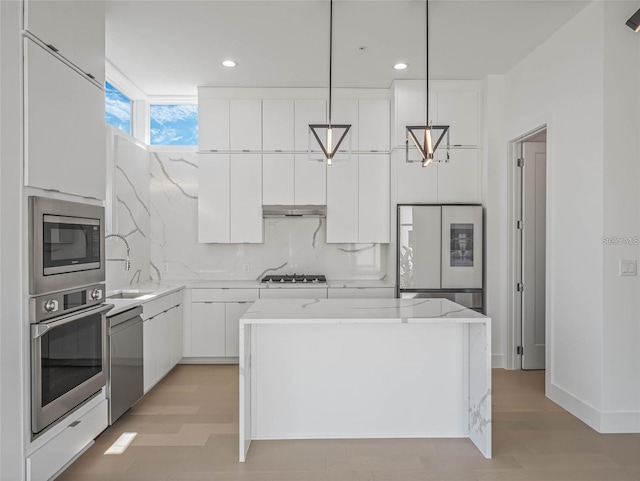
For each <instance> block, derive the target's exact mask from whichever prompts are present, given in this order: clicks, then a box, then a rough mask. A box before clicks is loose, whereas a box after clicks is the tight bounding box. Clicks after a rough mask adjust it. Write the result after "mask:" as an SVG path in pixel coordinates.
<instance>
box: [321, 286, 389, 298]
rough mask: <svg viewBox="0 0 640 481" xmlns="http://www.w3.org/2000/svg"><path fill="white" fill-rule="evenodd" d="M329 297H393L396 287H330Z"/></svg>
mask: <svg viewBox="0 0 640 481" xmlns="http://www.w3.org/2000/svg"><path fill="white" fill-rule="evenodd" d="M328 297H329V299H393V298H395V297H396V289H395V287H330V288H329V291H328Z"/></svg>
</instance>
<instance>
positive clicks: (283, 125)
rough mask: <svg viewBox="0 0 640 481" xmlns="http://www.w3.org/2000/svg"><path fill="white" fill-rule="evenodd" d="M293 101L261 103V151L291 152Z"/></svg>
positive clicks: (278, 100) (274, 100)
mask: <svg viewBox="0 0 640 481" xmlns="http://www.w3.org/2000/svg"><path fill="white" fill-rule="evenodd" d="M294 125H295V124H294V107H293V100H280V99H273V100H263V101H262V149H263V150H264V151H266V152H271V151H273V152H283V151H293V148H294V141H293V137H294V130H295V127H294Z"/></svg>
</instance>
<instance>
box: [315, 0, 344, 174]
mask: <svg viewBox="0 0 640 481" xmlns="http://www.w3.org/2000/svg"><path fill="white" fill-rule="evenodd" d="M332 64H333V0H330V1H329V123H327V124H309V131H310V132H311V133H312V134H313V136H314V137H315V139H316V141H317V142H318V144H319V145H320V149H321V150H322V153H323V154H324V157H325V159H326V160H327V165H331V163H332V161H333V157H334V156H335V154H336V153H337V152H338V149H339V148H340V145H341V144H342V141H343V140H344V139H345V137H346V136H347V133H348V132H349V129H351V125H347V124H333V123H332V122H331V80H332V79H331V77H332V73H333V72H332V66H333V65H332ZM323 139H324V143H323Z"/></svg>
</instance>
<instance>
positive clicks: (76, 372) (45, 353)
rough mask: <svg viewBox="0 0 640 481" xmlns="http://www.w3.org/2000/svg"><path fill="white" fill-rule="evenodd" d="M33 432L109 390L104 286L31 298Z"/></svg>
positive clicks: (35, 432) (108, 306)
mask: <svg viewBox="0 0 640 481" xmlns="http://www.w3.org/2000/svg"><path fill="white" fill-rule="evenodd" d="M30 302H31V316H32V317H31V319H32V324H31V397H32V422H31V426H32V431H33V433H34V434H37V433H39V432H41V431H43V430H44V429H46V428H47V427H48V426H49V425H51V424H52V423H54V422H55V421H56V420H57V419H59V418H61V417H63V416H65V415H66V414H68V413H69V412H71V411H72V410H74V409H75V408H76V407H77V406H79V405H80V404H82V403H84V402H85V401H86V400H88V399H89V398H91V397H92V396H93V395H95V394H96V393H98V392H100V390H102V388H103V387H104V386H105V385H106V379H107V372H106V370H107V366H108V364H107V363H108V361H107V360H108V356H107V343H106V336H107V329H106V327H107V321H106V313H107V311H109V309H111V308H112V307H113V306H112V305H110V304H104V303H103V302H104V285H103V284H98V285H94V286H90V287H88V288H82V289H75V290H68V291H63V292H59V293H55V294H49V295H45V296H39V297H34V298H32V299H31V301H30Z"/></svg>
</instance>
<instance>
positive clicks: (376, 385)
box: [239, 299, 491, 462]
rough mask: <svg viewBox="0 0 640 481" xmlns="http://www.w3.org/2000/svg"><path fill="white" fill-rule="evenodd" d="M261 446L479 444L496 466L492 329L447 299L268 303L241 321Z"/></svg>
mask: <svg viewBox="0 0 640 481" xmlns="http://www.w3.org/2000/svg"><path fill="white" fill-rule="evenodd" d="M239 384H240V446H239V448H240V453H239V454H240V461H241V462H243V461H244V460H245V458H246V456H247V453H248V451H249V447H250V444H251V441H252V440H268V439H319V438H426V437H431V438H443V437H456V438H470V439H471V441H472V442H473V443H474V444H475V445H476V446H477V447H478V449H479V450H480V452H481V453H482V454H483V455H484V456H485V457H487V458H490V457H491V320H490V319H489V318H488V317H485V316H483V315H481V314H479V313H477V312H475V311H472V310H469V309H467V308H465V307H463V306H461V305H459V304H456V303H454V302H451V301H449V300H447V299H292V300H282V299H279V300H267V299H260V300H258V301H256V302H255V303H254V304H253V306H252V307H251V308H250V309H249V310H248V311H247V312H246V313H245V314H244V316H242V318H241V319H240V383H239Z"/></svg>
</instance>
